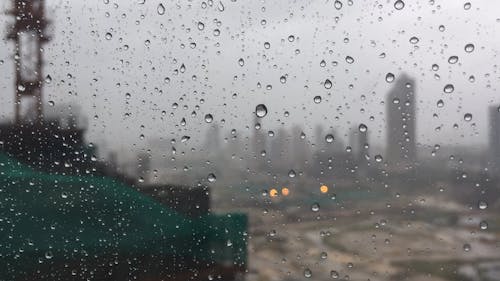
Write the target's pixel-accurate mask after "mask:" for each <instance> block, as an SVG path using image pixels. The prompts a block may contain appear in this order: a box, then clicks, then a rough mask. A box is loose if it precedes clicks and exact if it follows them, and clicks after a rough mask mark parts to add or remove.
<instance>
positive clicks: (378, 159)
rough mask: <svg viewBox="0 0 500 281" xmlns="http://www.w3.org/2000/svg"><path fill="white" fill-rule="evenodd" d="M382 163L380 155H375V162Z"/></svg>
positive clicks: (382, 159)
mask: <svg viewBox="0 0 500 281" xmlns="http://www.w3.org/2000/svg"><path fill="white" fill-rule="evenodd" d="M382 161H384V158H383V157H382V155H380V154H377V155H375V162H378V163H380V162H382Z"/></svg>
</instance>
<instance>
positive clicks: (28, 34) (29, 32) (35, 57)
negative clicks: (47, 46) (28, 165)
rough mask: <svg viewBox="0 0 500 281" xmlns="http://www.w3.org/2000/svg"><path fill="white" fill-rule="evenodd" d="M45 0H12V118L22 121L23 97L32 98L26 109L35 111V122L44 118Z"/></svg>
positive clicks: (39, 121)
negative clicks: (13, 83) (13, 50)
mask: <svg viewBox="0 0 500 281" xmlns="http://www.w3.org/2000/svg"><path fill="white" fill-rule="evenodd" d="M44 2H45V1H44V0H31V1H25V0H12V7H11V10H10V11H9V12H8V13H9V14H10V15H12V16H14V18H15V21H14V24H13V25H12V28H11V31H10V33H9V34H8V36H7V38H8V39H9V40H12V41H14V44H15V55H14V63H15V72H16V75H15V85H14V86H15V88H14V103H15V104H14V114H15V116H14V121H15V123H16V124H19V123H20V122H21V121H22V116H21V104H22V101H23V100H24V98H31V99H32V100H34V103H33V107H34V108H32V109H31V110H29V111H28V112H29V113H31V114H34V115H35V116H34V117H35V121H36V122H37V123H42V122H43V99H42V89H43V73H42V68H43V44H44V43H46V42H48V41H49V40H50V38H49V37H48V36H47V35H46V33H45V31H46V27H47V25H48V22H47V20H46V19H45V7H44V6H45V5H44Z"/></svg>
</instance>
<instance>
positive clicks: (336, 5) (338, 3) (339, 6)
mask: <svg viewBox="0 0 500 281" xmlns="http://www.w3.org/2000/svg"><path fill="white" fill-rule="evenodd" d="M333 6H334V7H335V9H337V10H340V9H342V2H340V1H339V0H335V2H334V3H333Z"/></svg>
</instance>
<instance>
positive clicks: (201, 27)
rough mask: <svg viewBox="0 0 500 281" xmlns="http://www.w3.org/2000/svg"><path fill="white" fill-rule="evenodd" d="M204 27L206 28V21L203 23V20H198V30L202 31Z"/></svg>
mask: <svg viewBox="0 0 500 281" xmlns="http://www.w3.org/2000/svg"><path fill="white" fill-rule="evenodd" d="M203 29H205V24H204V23H202V22H201V21H199V22H198V30H200V31H201V30H203Z"/></svg>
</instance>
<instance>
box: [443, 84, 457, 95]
mask: <svg viewBox="0 0 500 281" xmlns="http://www.w3.org/2000/svg"><path fill="white" fill-rule="evenodd" d="M454 90H455V87H454V86H453V84H447V85H446V86H444V89H443V91H444V92H445V93H447V94H450V93H453V91H454Z"/></svg>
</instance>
